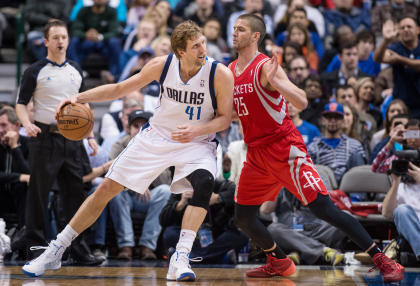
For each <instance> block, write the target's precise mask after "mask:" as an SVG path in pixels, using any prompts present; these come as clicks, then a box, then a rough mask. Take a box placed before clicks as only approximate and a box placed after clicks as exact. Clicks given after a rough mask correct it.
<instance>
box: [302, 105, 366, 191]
mask: <svg viewBox="0 0 420 286" xmlns="http://www.w3.org/2000/svg"><path fill="white" fill-rule="evenodd" d="M322 121H323V125H324V126H325V130H324V135H323V136H322V137H316V138H314V139H313V141H312V143H311V144H310V145H309V146H308V154H309V155H310V156H311V158H312V161H313V162H314V164H320V165H324V166H327V167H330V168H331V170H333V172H334V175H335V179H336V181H337V183H339V182H340V181H341V178H342V177H343V175H344V173H345V172H346V171H348V170H350V169H351V168H353V167H355V166H359V165H363V164H365V163H366V154H365V151H364V149H363V146H362V144H361V143H360V142H359V141H357V140H356V139H353V138H350V137H348V136H347V135H345V134H344V133H343V132H342V128H343V124H344V109H343V105H341V104H339V103H335V102H332V103H329V104H327V105H325V108H324V112H323V113H322Z"/></svg>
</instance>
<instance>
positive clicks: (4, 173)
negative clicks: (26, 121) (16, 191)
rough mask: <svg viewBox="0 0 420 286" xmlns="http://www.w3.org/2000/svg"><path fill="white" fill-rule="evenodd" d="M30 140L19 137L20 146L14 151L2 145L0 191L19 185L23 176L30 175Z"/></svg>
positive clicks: (0, 149) (0, 148)
mask: <svg viewBox="0 0 420 286" xmlns="http://www.w3.org/2000/svg"><path fill="white" fill-rule="evenodd" d="M28 140H29V139H28V138H27V137H25V136H19V144H20V146H19V147H17V148H15V149H13V150H12V149H10V147H9V146H6V145H3V144H1V143H0V189H3V188H5V187H6V186H7V185H9V186H10V184H14V183H18V182H19V176H20V175H21V174H30V167H29V160H28V158H29V149H28Z"/></svg>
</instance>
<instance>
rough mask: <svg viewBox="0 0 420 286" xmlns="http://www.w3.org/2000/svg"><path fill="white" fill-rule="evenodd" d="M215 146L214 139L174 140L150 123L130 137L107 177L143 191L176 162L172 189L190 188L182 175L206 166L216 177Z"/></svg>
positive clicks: (127, 186) (184, 175) (173, 190)
mask: <svg viewBox="0 0 420 286" xmlns="http://www.w3.org/2000/svg"><path fill="white" fill-rule="evenodd" d="M216 147H217V146H216V142H189V143H179V142H174V141H171V140H168V139H166V138H164V137H162V136H161V135H160V134H159V133H158V132H157V131H156V130H155V129H154V128H153V127H150V126H149V127H148V128H146V129H144V130H142V131H140V132H139V134H137V135H136V136H135V137H134V138H133V139H131V141H130V142H129V143H128V145H127V147H126V148H125V149H124V150H123V151H122V152H121V154H120V155H119V156H118V157H117V158H116V159H115V161H114V162H113V163H112V165H111V167H110V169H109V171H108V173H107V174H106V177H107V178H110V179H112V180H114V181H116V182H118V183H119V184H121V185H123V186H124V187H126V188H127V189H131V190H133V191H135V192H138V193H140V194H143V193H144V192H145V191H146V190H147V188H148V187H149V185H150V184H151V183H152V182H153V181H154V179H156V178H157V177H158V176H159V175H160V174H161V173H162V172H163V171H164V170H165V169H167V168H169V167H171V166H175V174H174V179H173V181H172V185H171V192H173V193H175V194H178V193H182V192H185V191H187V190H192V186H191V184H190V182H189V181H188V180H187V179H186V178H185V177H186V176H188V175H189V174H191V173H192V172H193V171H195V170H198V169H205V170H208V171H209V172H210V173H211V174H213V177H215V174H216V169H217V167H216Z"/></svg>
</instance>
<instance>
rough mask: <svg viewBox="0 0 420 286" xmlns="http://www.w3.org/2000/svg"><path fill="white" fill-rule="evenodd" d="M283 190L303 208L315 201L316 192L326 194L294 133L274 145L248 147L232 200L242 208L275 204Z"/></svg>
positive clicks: (304, 149) (310, 161)
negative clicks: (298, 201) (289, 193)
mask: <svg viewBox="0 0 420 286" xmlns="http://www.w3.org/2000/svg"><path fill="white" fill-rule="evenodd" d="M282 187H285V188H286V189H287V190H289V191H290V192H291V193H292V194H293V195H294V196H296V197H297V198H298V199H299V200H300V201H301V202H302V204H303V205H307V204H309V203H310V202H312V201H313V200H315V199H316V197H317V195H318V193H321V194H323V195H328V192H327V190H326V188H325V186H324V183H323V182H322V180H321V178H320V176H319V174H318V172H317V171H316V169H315V166H314V164H313V163H312V160H311V158H310V156H309V155H308V154H307V152H306V146H305V143H303V140H302V137H301V136H300V134H299V132H298V131H297V130H295V131H293V132H292V133H291V134H288V135H287V136H284V137H282V138H280V139H279V140H278V141H276V142H275V143H272V144H269V145H262V146H256V147H248V151H247V157H246V162H245V163H244V167H243V169H242V173H241V176H240V178H239V183H238V187H237V190H236V194H235V201H236V202H237V203H238V204H241V205H260V204H262V203H263V202H265V201H274V200H275V199H276V197H277V195H278V193H279V192H280V190H281V189H282Z"/></svg>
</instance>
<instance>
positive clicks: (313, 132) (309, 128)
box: [287, 102, 321, 146]
mask: <svg viewBox="0 0 420 286" xmlns="http://www.w3.org/2000/svg"><path fill="white" fill-rule="evenodd" d="M287 108H288V111H289V116H290V118H292V121H293V124H294V125H295V126H296V128H297V130H298V131H299V133H300V135H302V138H303V142H304V143H305V145H306V146H308V145H309V144H310V143H311V142H312V139H314V138H315V137H320V136H321V133H320V132H319V129H318V127H316V126H315V125H313V124H311V123H309V122H307V121H305V120H302V119H301V118H300V115H299V110H298V109H297V108H296V107H295V106H294V105H293V104H291V103H290V102H287Z"/></svg>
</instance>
